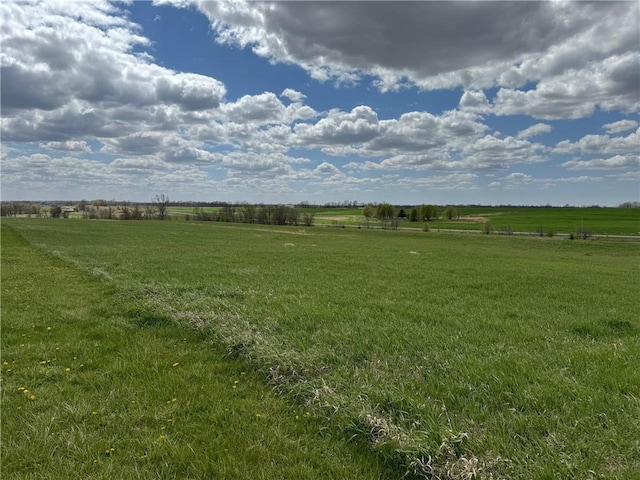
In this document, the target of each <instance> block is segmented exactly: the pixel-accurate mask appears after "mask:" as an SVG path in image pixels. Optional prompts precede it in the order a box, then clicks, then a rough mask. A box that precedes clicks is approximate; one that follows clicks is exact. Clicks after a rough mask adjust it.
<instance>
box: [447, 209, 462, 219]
mask: <svg viewBox="0 0 640 480" xmlns="http://www.w3.org/2000/svg"><path fill="white" fill-rule="evenodd" d="M443 215H444V218H446V219H447V220H457V219H458V218H460V214H459V213H458V209H457V208H456V207H447V208H445V209H444V214H443Z"/></svg>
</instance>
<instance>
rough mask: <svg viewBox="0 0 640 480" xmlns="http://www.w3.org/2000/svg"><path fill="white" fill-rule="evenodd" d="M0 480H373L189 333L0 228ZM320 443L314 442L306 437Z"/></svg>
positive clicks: (307, 417) (365, 465)
mask: <svg viewBox="0 0 640 480" xmlns="http://www.w3.org/2000/svg"><path fill="white" fill-rule="evenodd" d="M1 357H2V377H1V378H2V383H1V387H2V397H1V400H2V409H1V412H2V443H1V446H2V456H1V459H2V462H1V465H2V470H1V476H2V478H3V479H16V480H25V479H34V480H35V479H38V480H41V479H51V480H59V479H74V478H75V479H82V480H86V479H105V480H106V479H154V480H155V479H185V478H189V479H212V478H216V479H256V478H258V479H274V478H278V479H291V480H295V479H300V478H306V479H317V478H334V479H342V478H345V476H346V477H348V478H356V479H375V478H385V475H387V474H388V468H387V467H384V466H383V465H382V464H381V460H380V459H377V458H375V457H373V455H372V453H371V452H369V451H367V449H366V444H364V443H359V444H358V443H354V442H351V443H347V442H346V441H345V440H344V439H343V438H341V437H340V438H336V436H337V434H338V432H337V431H335V430H331V429H329V428H327V427H326V425H324V423H323V421H322V419H321V418H318V417H317V416H314V415H311V413H310V412H308V411H306V410H304V409H302V408H301V407H300V406H296V405H288V404H286V403H285V402H284V400H283V399H282V398H279V397H277V396H276V395H275V394H274V393H273V391H272V390H271V389H270V388H268V386H266V385H265V384H264V383H263V382H261V377H260V376H258V375H256V374H255V373H252V372H251V370H250V369H248V368H247V365H246V364H244V363H243V362H241V361H238V360H237V359H236V360H233V359H230V358H228V357H227V356H226V355H225V354H224V350H222V349H221V347H220V346H219V345H213V344H212V343H211V342H207V341H206V339H204V338H203V337H202V336H201V335H199V333H198V332H197V331H194V330H193V329H189V328H184V327H181V326H179V325H176V324H175V323H174V322H171V321H169V320H168V319H163V318H161V317H153V316H149V315H148V314H146V313H145V312H143V311H141V310H139V309H138V308H137V305H136V304H135V303H129V302H126V301H124V302H123V301H122V296H121V295H119V294H118V288H117V286H116V285H115V284H113V283H111V282H105V281H103V280H101V279H99V278H95V276H92V275H89V274H87V273H86V272H84V271H82V270H81V269H80V270H79V269H77V268H74V267H72V266H70V265H69V264H68V263H66V262H64V261H62V260H60V259H57V258H55V257H52V256H51V255H48V254H46V253H45V252H43V251H38V250H36V249H34V248H33V247H32V246H30V245H29V244H28V243H26V242H25V241H24V240H23V239H22V238H21V237H20V236H19V235H18V234H16V233H15V232H14V231H13V230H11V229H9V228H7V227H6V225H5V226H3V228H2V350H1ZM320 430H322V432H323V434H322V435H319V433H318V432H319V431H320Z"/></svg>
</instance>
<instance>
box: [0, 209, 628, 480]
mask: <svg viewBox="0 0 640 480" xmlns="http://www.w3.org/2000/svg"><path fill="white" fill-rule="evenodd" d="M461 213H462V214H463V215H467V214H471V213H466V212H461ZM472 213H474V214H480V213H483V212H472ZM484 213H486V214H487V215H490V214H491V213H495V212H489V211H487V212H484ZM505 215H506V214H503V215H502V216H505ZM318 216H320V213H318ZM500 216H501V215H495V216H493V217H491V218H492V222H493V221H494V219H497V218H499V217H500ZM594 218H595V217H594ZM539 220H540V219H539V218H533V217H529V220H528V222H529V223H527V224H526V225H535V224H536V223H539ZM586 220H587V216H586V215H585V223H586ZM495 221H497V220H495ZM571 221H572V222H575V221H582V219H581V218H580V219H578V218H577V217H572V220H571ZM594 221H595V220H594ZM601 221H602V222H606V221H607V220H606V219H601ZM630 222H632V220H630ZM4 223H6V225H8V226H10V227H11V228H12V229H14V230H15V231H17V232H19V234H20V235H21V236H22V237H23V238H24V239H25V240H26V241H27V242H28V243H29V244H31V245H32V246H35V247H38V248H40V249H42V250H44V251H46V252H49V253H51V254H53V255H55V256H57V257H59V258H60V259H63V260H64V261H66V262H68V263H69V264H70V265H72V266H74V267H75V268H78V269H81V270H83V271H85V272H89V273H90V274H92V275H94V276H96V277H98V278H100V279H102V280H103V281H104V282H105V284H107V285H109V286H110V288H113V289H115V291H116V292H117V293H116V295H117V297H118V298H119V299H120V301H122V302H125V303H126V304H127V305H134V306H135V308H136V309H137V312H138V314H139V315H140V317H141V318H146V319H149V321H153V319H171V320H172V321H174V322H175V323H176V324H177V325H178V326H179V327H180V328H183V329H185V331H192V332H196V333H197V335H198V338H200V339H201V341H202V342H204V343H205V344H206V343H207V342H209V343H211V342H213V343H214V344H215V345H222V347H223V348H224V349H226V351H227V352H228V353H229V354H231V355H233V356H237V357H238V358H241V359H243V361H246V362H248V365H250V366H251V368H252V370H253V372H252V373H255V374H256V375H257V376H258V377H259V378H262V379H263V381H264V382H266V383H269V384H271V385H273V386H274V387H275V388H276V390H277V391H278V392H279V393H280V394H281V395H282V396H283V398H285V399H286V400H287V401H288V402H290V404H291V405H295V406H297V407H298V408H301V409H302V410H304V411H309V412H310V413H311V414H312V415H313V416H314V417H316V418H323V419H324V420H323V421H322V422H321V423H320V424H319V427H318V428H320V429H322V428H325V427H329V426H330V427H331V428H334V429H337V430H338V431H340V432H342V436H343V438H346V439H349V438H352V439H355V440H358V439H360V440H362V441H364V442H368V443H369V444H370V445H371V448H372V449H373V450H375V451H376V452H378V454H379V455H380V456H381V457H383V458H385V462H390V464H391V465H396V466H400V470H401V471H403V472H404V471H407V472H409V476H415V477H420V476H422V477H425V478H449V479H454V478H455V479H462V478H474V477H473V476H474V475H476V476H477V478H522V479H525V478H526V479H529V478H540V479H542V478H620V479H623V478H624V479H628V478H640V474H639V473H638V472H640V445H639V443H638V432H640V373H639V372H640V371H639V369H638V367H637V366H638V365H640V318H639V315H638V311H640V300H639V299H640V244H638V243H637V242H629V241H617V240H614V239H607V240H599V241H570V240H564V239H558V238H538V237H535V238H529V237H527V238H518V237H512V236H497V235H463V234H449V233H437V234H435V233H428V232H421V231H388V230H368V229H360V230H357V229H328V228H321V227H312V228H304V229H303V228H296V227H271V226H263V225H241V224H223V223H215V222H199V223H195V222H185V221H180V222H160V221H146V222H136V221H130V222H116V221H82V220H50V219H49V220H43V219H24V220H21V219H16V220H9V221H5V222H3V224H4ZM526 225H525V224H523V228H528V227H527V226H526ZM3 228H4V227H3ZM625 228H626V227H625ZM594 230H595V227H594ZM613 230H615V229H613ZM558 231H560V229H558ZM610 233H616V232H615V231H611V232H610ZM3 288H4V286H3ZM57 288H61V289H62V288H64V285H58V286H57ZM323 425H324V427H323ZM5 434H6V431H5V432H3V435H5ZM392 470H393V469H392ZM389 478H397V477H394V476H391V474H390V476H389Z"/></svg>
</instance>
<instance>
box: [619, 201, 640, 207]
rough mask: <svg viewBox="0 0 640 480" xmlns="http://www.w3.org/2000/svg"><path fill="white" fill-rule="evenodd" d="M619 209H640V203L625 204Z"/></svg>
mask: <svg viewBox="0 0 640 480" xmlns="http://www.w3.org/2000/svg"><path fill="white" fill-rule="evenodd" d="M618 208H640V202H624V203H621V204H620V205H618Z"/></svg>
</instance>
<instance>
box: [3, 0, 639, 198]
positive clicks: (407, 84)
mask: <svg viewBox="0 0 640 480" xmlns="http://www.w3.org/2000/svg"><path fill="white" fill-rule="evenodd" d="M639 6H640V3H639V2H637V1H632V2H596V3H587V2H566V1H562V0H560V1H552V2H521V1H517V2H490V1H473V2H461V1H458V2H276V3H266V2H245V1H233V2H227V1H220V2H203V1H189V0H175V1H170V0H166V1H156V2H128V3H127V2H114V3H111V2H107V1H104V0H103V1H92V2H88V3H80V2H69V1H65V0H58V1H52V2H27V1H21V2H12V1H5V2H2V3H1V4H0V17H1V18H2V22H1V23H0V36H1V38H2V44H1V66H2V71H1V86H2V98H1V108H2V131H1V133H2V171H1V177H2V199H3V200H26V199H33V200H36V199H38V200H53V199H76V200H79V199H82V198H85V199H95V198H106V199H117V200H131V201H149V200H150V199H151V198H152V197H153V196H155V195H156V194H160V193H162V194H166V195H168V196H169V197H170V198H171V199H172V200H225V201H250V202H265V203H267V202H269V203H271V202H284V203H289V202H300V201H309V202H312V203H316V202H318V203H325V202H340V201H343V200H358V201H361V202H375V201H377V202H381V201H388V202H392V203H396V204H418V203H436V204H450V203H455V204H460V203H479V204H505V203H511V204H522V205H541V204H547V203H550V204H552V205H564V204H571V205H591V204H600V205H617V204H619V203H621V202H624V201H637V200H640V152H639V149H640V129H639V118H640V117H639V115H638V113H639V107H640V55H639V53H640V8H639Z"/></svg>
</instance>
